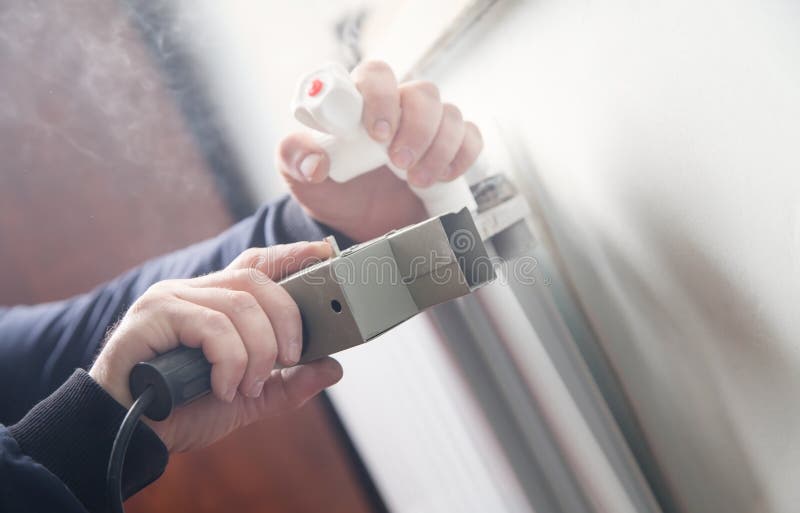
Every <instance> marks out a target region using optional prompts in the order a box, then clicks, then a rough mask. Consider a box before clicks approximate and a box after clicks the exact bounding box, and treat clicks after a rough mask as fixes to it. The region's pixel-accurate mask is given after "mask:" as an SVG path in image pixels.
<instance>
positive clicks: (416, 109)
mask: <svg viewBox="0 0 800 513" xmlns="http://www.w3.org/2000/svg"><path fill="white" fill-rule="evenodd" d="M400 106H401V109H402V113H403V114H402V116H401V118H400V126H399V127H398V130H397V135H395V138H394V140H393V141H392V143H391V144H390V145H389V158H390V159H391V161H392V163H393V164H394V165H395V166H397V167H399V168H400V169H405V170H410V169H411V168H413V167H414V166H415V165H416V163H417V162H418V161H419V159H420V157H422V155H424V154H425V153H426V151H427V150H428V148H429V147H430V145H431V143H432V142H433V139H434V137H436V133H437V132H438V130H439V123H440V121H441V119H442V109H443V108H442V103H441V102H440V101H439V90H438V89H437V88H436V86H435V85H433V84H431V83H430V82H410V83H408V84H403V85H402V86H401V87H400ZM412 184H413V185H421V184H416V183H413V182H412Z"/></svg>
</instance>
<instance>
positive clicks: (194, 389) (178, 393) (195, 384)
mask: <svg viewBox="0 0 800 513" xmlns="http://www.w3.org/2000/svg"><path fill="white" fill-rule="evenodd" d="M129 386H130V390H131V395H133V397H134V398H136V397H139V396H140V395H141V394H142V392H144V390H145V389H146V388H147V387H148V386H152V387H153V389H154V391H155V400H154V401H153V402H152V404H151V405H150V407H149V408H147V410H145V412H144V414H145V415H147V416H148V417H150V418H151V419H153V420H164V419H166V418H167V417H169V415H170V413H172V410H173V409H174V408H177V407H178V406H181V405H183V404H186V403H188V402H190V401H194V400H195V399H197V398H199V397H202V396H204V395H206V394H207V393H209V392H210V391H211V364H210V363H208V360H206V358H205V356H203V351H202V350H200V349H193V348H189V347H185V346H181V347H179V348H177V349H173V350H172V351H170V352H168V353H164V354H162V355H160V356H157V357H156V358H154V359H152V360H150V361H149V362H139V363H137V364H136V365H135V366H134V367H133V370H131V375H130V378H129Z"/></svg>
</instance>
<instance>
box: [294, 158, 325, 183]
mask: <svg viewBox="0 0 800 513" xmlns="http://www.w3.org/2000/svg"><path fill="white" fill-rule="evenodd" d="M320 159H322V155H320V154H319V153H311V154H309V155H306V156H305V158H303V160H302V161H301V162H300V166H299V167H300V173H302V174H303V176H304V177H306V179H307V180H311V177H312V176H314V171H316V170H317V166H318V165H319V161H320Z"/></svg>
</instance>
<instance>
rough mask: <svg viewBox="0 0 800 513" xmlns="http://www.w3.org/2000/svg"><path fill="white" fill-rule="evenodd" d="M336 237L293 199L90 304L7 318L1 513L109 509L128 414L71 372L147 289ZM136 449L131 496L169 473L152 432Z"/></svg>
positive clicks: (141, 271) (1, 334)
mask: <svg viewBox="0 0 800 513" xmlns="http://www.w3.org/2000/svg"><path fill="white" fill-rule="evenodd" d="M331 232H332V231H331V230H329V229H327V228H326V227H324V226H322V225H319V224H316V223H315V222H313V221H312V220H311V219H310V218H308V217H307V216H306V215H305V213H304V212H303V211H302V209H301V207H300V206H299V205H298V204H297V203H295V202H294V201H293V200H291V199H290V198H288V197H286V198H283V199H281V200H278V201H277V202H275V203H273V204H269V205H265V206H264V207H262V208H261V209H260V210H259V211H258V212H257V213H256V214H255V215H254V216H252V217H250V218H248V219H245V220H243V221H241V222H240V223H238V224H237V225H235V226H233V227H232V228H230V229H229V230H227V231H225V232H224V233H222V234H221V235H219V236H217V237H215V238H213V239H209V240H207V241H204V242H201V243H198V244H195V245H193V246H191V247H188V248H186V249H183V250H180V251H177V252H175V253H172V254H169V255H166V256H163V257H160V258H156V259H154V260H151V261H149V262H146V263H145V264H143V265H142V266H140V267H138V268H136V269H133V270H131V271H128V272H127V273H125V274H123V275H121V276H120V277H118V278H116V279H115V280H112V281H110V282H108V283H106V284H103V285H101V286H99V287H97V288H96V289H95V290H93V291H91V292H89V293H87V294H84V295H81V296H77V297H74V298H71V299H67V300H64V301H58V302H53V303H47V304H41V305H34V306H15V307H12V308H7V309H0V510H5V508H6V507H10V508H11V509H12V510H16V509H20V510H24V511H55V510H58V511H85V510H91V511H102V510H104V509H105V506H106V502H105V500H104V496H103V495H102V493H103V490H102V486H101V485H102V477H103V475H104V470H105V468H104V464H105V462H106V461H107V457H108V453H109V452H110V442H111V440H112V439H113V434H114V433H115V431H116V428H117V427H118V425H119V422H120V421H121V418H122V416H124V414H125V411H124V409H123V408H122V406H121V405H119V404H117V403H116V401H114V400H113V399H111V398H110V396H108V395H107V394H105V392H104V391H103V390H102V389H101V388H100V387H99V386H98V385H97V384H96V383H94V382H93V381H92V380H91V378H89V376H88V374H87V373H85V372H84V371H82V370H78V371H77V372H74V371H75V369H81V368H86V367H88V366H89V365H90V364H91V362H92V360H93V358H94V356H95V354H96V352H97V351H98V348H99V346H100V344H101V343H102V341H103V339H104V337H105V334H106V332H107V331H108V330H109V329H110V328H111V327H112V326H113V324H114V323H115V322H116V321H117V320H118V319H120V318H121V317H122V315H123V314H124V313H125V311H126V310H127V308H128V306H129V305H130V304H131V303H132V302H133V301H135V300H136V299H137V298H138V297H139V296H140V295H141V294H142V293H143V292H144V291H145V290H146V289H147V288H148V287H149V286H150V285H152V284H153V283H155V282H158V281H160V280H164V279H169V278H188V277H193V276H198V275H202V274H207V273H210V272H213V271H216V270H219V269H221V268H223V267H225V266H226V265H227V264H228V263H229V262H231V261H232V260H233V259H234V258H235V257H236V256H237V255H238V254H239V253H241V252H242V251H243V250H245V249H246V248H248V247H264V246H270V245H273V244H284V243H290V242H296V241H300V240H318V239H320V238H322V237H324V236H325V235H327V234H328V233H331ZM340 237H341V236H340ZM97 250H100V251H102V248H97ZM70 375H72V376H71V377H70ZM68 378H69V379H68ZM59 387H60V388H59ZM56 389H58V390H56ZM23 416H24V418H23ZM14 423H16V424H14ZM3 424H5V425H6V426H9V427H8V428H6V427H4V426H3ZM12 424H14V425H12ZM131 444H132V445H131V447H133V446H134V445H136V444H139V445H138V447H139V450H137V451H129V453H130V452H133V453H136V454H139V458H140V461H139V462H138V463H136V462H135V461H134V462H133V463H131V467H130V468H133V470H132V471H130V472H129V471H128V470H125V471H124V472H123V480H124V481H127V482H123V486H124V487H125V494H126V496H127V495H130V494H132V493H135V492H136V491H137V490H138V489H140V488H141V487H143V486H145V485H146V484H147V483H149V482H150V481H152V480H154V479H156V478H157V477H158V476H159V475H160V473H161V472H162V471H163V468H164V466H165V465H166V451H165V449H164V447H163V444H161V443H160V440H158V437H157V436H156V435H155V434H153V433H152V432H151V431H149V429H146V428H145V427H144V426H140V432H139V434H138V435H137V434H135V435H134V439H133V440H132V442H131ZM125 465H126V469H128V468H129V463H128V461H127V459H126V463H125Z"/></svg>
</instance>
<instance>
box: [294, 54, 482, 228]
mask: <svg viewBox="0 0 800 513" xmlns="http://www.w3.org/2000/svg"><path fill="white" fill-rule="evenodd" d="M363 109H364V99H363V98H362V97H361V93H360V92H359V91H358V89H357V88H356V86H355V84H354V83H353V81H352V80H351V79H350V75H349V74H348V73H347V70H346V69H344V67H343V66H341V65H339V64H335V63H334V64H328V65H326V66H324V67H322V68H320V69H318V70H316V71H314V72H312V73H309V74H308V75H306V76H305V77H303V78H302V79H301V80H300V83H299V84H298V87H297V92H296V94H295V97H294V100H293V101H292V111H293V113H294V116H295V118H297V120H298V121H300V122H301V123H303V124H304V125H306V126H307V127H309V128H311V129H313V130H314V131H315V137H316V139H317V142H318V143H319V144H320V146H322V148H323V149H324V150H325V151H326V152H327V154H328V157H329V159H330V171H329V176H330V177H331V179H332V180H334V181H337V182H346V181H348V180H352V179H353V178H355V177H357V176H359V175H362V174H364V173H366V172H368V171H371V170H372V169H375V168H377V167H380V166H383V165H386V166H388V167H389V168H390V169H391V170H392V171H393V172H394V173H395V174H396V175H397V176H398V177H399V178H401V179H402V180H406V171H405V170H403V169H399V168H397V167H395V166H394V165H393V164H392V163H391V161H390V160H389V154H388V151H387V146H388V144H383V143H380V142H378V141H375V140H374V139H372V138H371V137H370V136H369V134H368V133H367V131H366V129H365V128H364V126H363V124H362V123H361V114H362V111H363ZM410 187H411V190H413V191H414V193H415V194H416V195H417V196H418V197H419V198H420V199H421V200H422V203H423V204H424V205H425V209H426V210H427V211H428V215H431V216H434V215H440V214H443V213H447V212H455V211H457V210H460V209H461V208H463V207H465V206H466V207H468V208H470V209H474V208H475V199H474V198H473V196H472V193H471V192H470V190H469V185H468V184H467V182H466V180H465V179H464V178H463V177H461V178H458V179H456V180H453V181H451V182H438V183H435V184H433V185H431V186H430V187H427V188H421V187H414V186H410Z"/></svg>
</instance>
